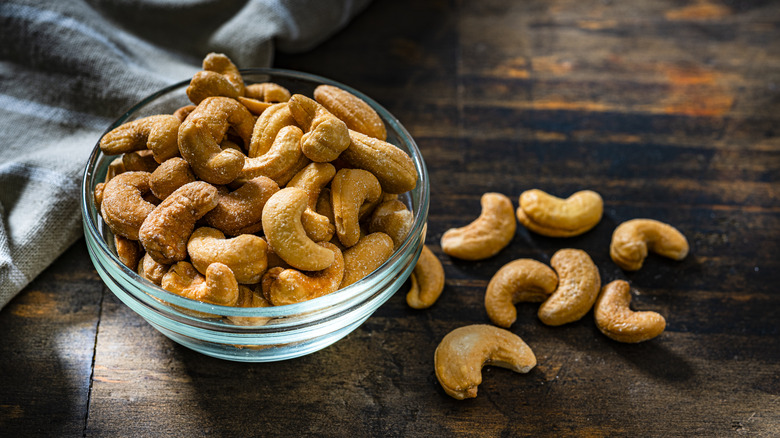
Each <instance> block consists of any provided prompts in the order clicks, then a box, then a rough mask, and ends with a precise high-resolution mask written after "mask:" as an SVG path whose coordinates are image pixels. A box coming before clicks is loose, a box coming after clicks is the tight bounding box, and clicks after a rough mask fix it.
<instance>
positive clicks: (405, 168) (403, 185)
mask: <svg viewBox="0 0 780 438" xmlns="http://www.w3.org/2000/svg"><path fill="white" fill-rule="evenodd" d="M349 137H350V140H351V143H350V144H349V147H348V148H347V149H345V150H344V152H342V153H341V155H339V158H341V159H343V160H344V161H345V162H347V163H349V165H350V166H353V167H357V168H359V169H364V170H367V171H369V172H371V173H372V174H374V176H376V178H377V179H378V180H379V184H381V185H382V190H383V191H385V192H387V193H406V192H408V191H409V190H412V189H413V188H415V187H416V186H417V169H416V168H415V167H414V162H413V161H412V159H411V157H409V155H407V154H406V152H404V151H402V150H401V149H399V148H397V147H396V146H394V145H392V144H390V143H388V142H386V141H382V140H379V139H376V138H373V137H369V136H367V135H365V134H361V133H359V132H357V131H352V130H350V131H349Z"/></svg>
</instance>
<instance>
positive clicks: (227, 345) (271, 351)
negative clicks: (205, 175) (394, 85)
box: [81, 69, 429, 362]
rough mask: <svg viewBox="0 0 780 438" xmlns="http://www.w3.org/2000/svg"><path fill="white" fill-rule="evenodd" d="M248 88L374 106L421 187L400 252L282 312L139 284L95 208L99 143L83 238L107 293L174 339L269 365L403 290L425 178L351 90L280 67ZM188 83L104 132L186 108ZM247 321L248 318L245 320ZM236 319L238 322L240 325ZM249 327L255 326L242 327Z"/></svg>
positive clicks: (333, 336)
mask: <svg viewBox="0 0 780 438" xmlns="http://www.w3.org/2000/svg"><path fill="white" fill-rule="evenodd" d="M242 73H243V75H244V80H245V81H246V83H247V84H250V83H257V82H267V81H271V82H276V83H278V84H281V85H283V86H285V87H287V88H288V89H289V90H290V91H291V92H292V93H301V94H305V95H307V96H312V94H313V91H314V88H315V87H316V86H317V85H320V84H330V85H335V86H337V87H340V88H343V89H345V90H347V91H349V92H350V93H352V94H354V95H356V96H359V97H360V98H362V99H363V100H365V101H366V102H367V103H368V104H369V105H371V106H372V107H373V108H374V110H376V112H377V113H378V114H379V116H380V117H381V118H382V120H383V121H384V123H385V125H386V127H387V141H389V142H390V143H392V144H394V145H396V146H398V147H399V148H401V149H402V150H404V151H406V152H407V153H408V154H409V155H410V156H411V157H412V160H413V162H414V165H415V167H416V168H417V173H418V175H419V177H418V180H417V187H416V188H415V189H414V190H412V191H411V192H409V193H406V194H404V195H401V196H400V199H401V200H402V201H404V202H405V203H406V204H407V206H408V207H409V208H410V209H411V210H412V212H413V213H414V225H413V227H412V230H411V232H410V233H409V236H408V237H407V238H406V241H405V242H404V243H403V245H401V247H400V248H399V249H398V250H397V251H396V252H395V253H394V254H393V255H392V257H391V258H390V259H389V260H387V261H386V262H385V263H384V264H383V265H382V266H381V267H379V268H378V269H377V270H376V271H374V272H373V273H371V274H369V275H368V276H366V277H365V278H363V279H362V280H360V281H358V282H356V283H354V284H352V285H350V286H348V287H346V288H344V289H341V290H339V291H337V292H334V293H332V294H330V295H326V296H324V297H320V298H316V299H313V300H310V301H306V302H302V303H297V304H291V305H285V306H277V307H264V308H263V307H254V308H241V307H226V306H218V305H212V304H207V303H203V302H199V301H194V300H190V299H187V298H183V297H181V296H179V295H176V294H173V293H170V292H168V291H166V290H164V289H162V288H160V287H158V286H156V285H155V284H153V283H151V282H149V281H147V280H145V279H143V278H141V277H140V276H139V275H138V274H137V273H136V272H134V271H133V270H131V269H128V268H127V267H126V266H125V265H123V264H122V263H121V262H120V261H119V259H118V258H117V257H116V254H115V248H114V244H113V241H114V240H113V235H112V234H111V231H110V230H109V229H108V227H107V226H105V224H104V223H103V220H102V218H101V217H100V215H99V212H98V210H97V208H96V206H95V202H94V196H93V193H94V189H95V185H96V184H97V183H99V182H102V181H103V179H104V178H105V175H106V170H107V168H108V165H109V163H110V162H111V161H112V160H113V159H114V158H115V157H113V156H106V155H103V153H102V152H101V151H100V148H99V147H98V146H97V145H95V149H94V150H93V151H92V154H91V155H90V157H89V162H88V163H87V165H86V168H85V170H84V179H83V182H82V193H81V210H82V215H83V222H84V235H85V238H86V242H87V248H88V250H89V255H90V257H91V259H92V262H93V264H94V265H95V269H96V270H97V272H98V274H99V275H100V277H101V278H102V279H103V281H104V282H105V283H106V285H107V286H108V288H109V289H110V290H111V291H112V292H113V293H114V294H115V295H116V296H117V297H118V298H119V299H120V300H121V301H122V302H124V303H125V304H126V305H128V306H129V307H130V308H131V309H133V310H134V311H135V312H136V313H138V314H139V315H141V317H143V318H144V319H145V320H146V321H147V322H149V324H151V325H152V326H153V327H155V328H156V329H157V330H159V331H160V332H161V333H163V334H164V335H165V336H167V337H169V338H170V339H172V340H174V341H175V342H178V343H179V344H181V345H184V346H186V347H188V348H191V349H193V350H196V351H199V352H201V353H203V354H207V355H209V356H213V357H218V358H221V359H228V360H234V361H243V362H267V361H278V360H284V359H290V358H294V357H299V356H303V355H306V354H309V353H312V352H315V351H318V350H320V349H322V348H325V347H327V346H328V345H330V344H332V343H334V342H336V341H338V340H339V339H341V338H342V337H344V336H346V335H347V334H349V333H350V332H351V331H353V330H355V329H356V328H357V327H358V326H360V325H361V324H362V323H363V322H364V321H365V320H366V319H367V318H368V317H369V316H371V314H372V313H373V312H374V311H375V310H376V309H377V308H378V307H379V306H381V305H382V304H383V303H385V302H386V301H387V300H388V299H389V298H390V297H391V296H392V295H393V294H394V293H395V292H396V291H398V289H399V288H400V287H401V285H403V284H404V282H405V281H406V279H407V278H408V277H409V274H410V273H411V272H412V269H413V268H414V265H415V263H416V262H417V258H418V257H419V255H420V251H421V249H422V245H423V244H424V242H425V223H426V220H427V216H428V203H429V201H428V193H429V185H428V174H427V171H426V168H425V163H424V161H423V158H422V155H421V154H420V151H419V149H418V148H417V145H416V144H415V142H414V140H413V139H412V137H411V136H410V135H409V133H408V132H407V131H406V129H405V128H404V127H403V125H401V123H400V122H399V121H398V120H397V119H396V118H395V117H393V115H392V114H390V113H389V112H388V111H387V110H386V109H384V108H383V107H382V106H380V105H379V104H377V103H376V102H375V101H373V100H372V99H371V98H369V97H368V96H366V95H364V94H363V93H361V92H359V91H357V90H354V89H352V88H350V87H348V86H346V85H343V84H340V83H337V82H334V81H332V80H329V79H326V78H322V77H318V76H315V75H311V74H306V73H300V72H295V71H289V70H280V69H246V70H242ZM188 84H189V80H187V81H183V82H180V83H178V84H174V85H171V86H169V87H167V88H164V89H162V90H160V91H158V92H156V93H154V94H152V95H151V96H149V97H147V98H146V99H144V100H143V101H141V102H140V103H138V104H137V105H135V106H133V107H132V108H131V109H130V110H129V111H127V112H126V113H125V114H123V115H122V116H121V117H119V118H118V119H117V120H116V121H115V122H114V123H113V124H112V125H111V126H109V127H108V129H107V130H106V132H108V131H110V130H111V129H113V128H115V127H117V126H119V125H121V124H122V123H125V122H127V121H130V120H134V119H138V118H141V117H145V116H149V115H153V114H171V113H173V111H174V110H176V109H177V108H179V107H181V106H184V105H187V104H189V103H190V102H189V100H188V99H187V95H186V93H185V89H186V87H187V85H188ZM246 318H249V319H246ZM233 321H241V322H240V323H239V324H236V323H234V322H233ZM247 321H249V322H250V323H251V324H254V325H241V323H244V324H246V323H247Z"/></svg>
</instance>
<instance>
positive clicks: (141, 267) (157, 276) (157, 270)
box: [136, 253, 170, 286]
mask: <svg viewBox="0 0 780 438" xmlns="http://www.w3.org/2000/svg"><path fill="white" fill-rule="evenodd" d="M168 268H170V266H169V265H164V264H162V263H159V262H157V261H156V260H155V259H153V258H152V257H151V256H150V255H149V254H148V253H146V254H144V256H143V257H141V260H140V261H139V262H138V267H137V268H136V272H138V275H140V276H141V277H143V278H145V279H147V280H149V281H151V282H152V283H154V284H156V285H157V286H159V285H160V284H162V278H163V276H164V275H165V273H166V272H168Z"/></svg>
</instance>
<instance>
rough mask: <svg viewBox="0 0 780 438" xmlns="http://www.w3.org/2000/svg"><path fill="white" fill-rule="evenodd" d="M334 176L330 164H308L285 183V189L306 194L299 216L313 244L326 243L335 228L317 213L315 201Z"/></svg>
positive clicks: (334, 173)
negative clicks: (302, 209) (301, 212)
mask: <svg viewBox="0 0 780 438" xmlns="http://www.w3.org/2000/svg"><path fill="white" fill-rule="evenodd" d="M335 175H336V168H335V167H333V165H332V164H330V163H310V164H309V165H307V166H306V167H304V168H303V169H302V170H301V171H300V172H298V173H297V174H295V176H294V177H293V178H292V179H291V180H290V181H289V182H288V183H287V187H297V188H299V189H301V190H303V191H305V192H306V193H307V194H308V197H309V198H308V205H307V207H306V210H304V212H303V215H302V216H301V223H302V224H303V228H304V229H305V230H306V234H307V235H308V236H309V237H310V238H311V239H312V240H314V241H315V242H323V241H328V240H330V239H331V238H332V237H333V234H334V233H335V232H336V228H335V226H334V225H333V222H331V221H330V220H329V219H328V217H327V216H324V215H321V214H319V213H317V210H316V208H317V199H318V198H319V195H320V192H321V191H322V189H323V188H324V187H325V186H326V185H327V184H328V183H330V181H331V180H332V179H333V177H334V176H335Z"/></svg>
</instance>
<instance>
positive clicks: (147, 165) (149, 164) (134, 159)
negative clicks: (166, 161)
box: [122, 149, 159, 173]
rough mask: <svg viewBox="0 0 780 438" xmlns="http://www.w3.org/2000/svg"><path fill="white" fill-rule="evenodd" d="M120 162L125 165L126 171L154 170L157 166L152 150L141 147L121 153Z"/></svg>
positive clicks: (150, 171)
mask: <svg viewBox="0 0 780 438" xmlns="http://www.w3.org/2000/svg"><path fill="white" fill-rule="evenodd" d="M122 164H123V165H124V166H125V171H127V172H149V173H152V172H154V170H155V169H157V166H159V163H157V161H155V159H154V156H153V155H152V151H150V150H149V149H142V150H140V151H135V152H127V153H124V154H122Z"/></svg>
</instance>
